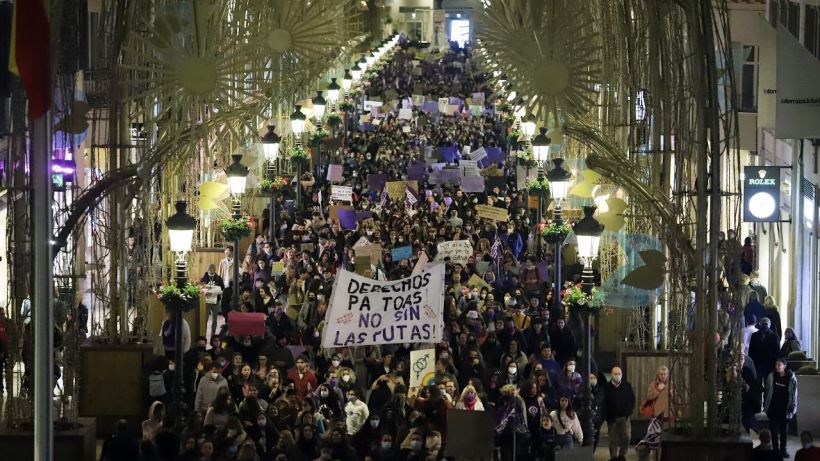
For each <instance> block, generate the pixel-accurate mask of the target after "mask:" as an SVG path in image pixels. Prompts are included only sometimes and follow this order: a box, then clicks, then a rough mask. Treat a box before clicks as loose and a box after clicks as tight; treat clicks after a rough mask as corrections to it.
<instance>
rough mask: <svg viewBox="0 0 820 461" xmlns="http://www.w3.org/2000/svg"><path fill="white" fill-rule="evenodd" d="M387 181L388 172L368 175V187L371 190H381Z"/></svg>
mask: <svg viewBox="0 0 820 461" xmlns="http://www.w3.org/2000/svg"><path fill="white" fill-rule="evenodd" d="M385 183H387V175H386V174H369V175H367V189H368V190H371V191H377V192H381V191H382V189H384V185H385Z"/></svg>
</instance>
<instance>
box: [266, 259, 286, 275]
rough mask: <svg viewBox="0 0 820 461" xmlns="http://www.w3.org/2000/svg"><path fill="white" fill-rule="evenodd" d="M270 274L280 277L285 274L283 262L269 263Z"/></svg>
mask: <svg viewBox="0 0 820 461" xmlns="http://www.w3.org/2000/svg"><path fill="white" fill-rule="evenodd" d="M270 273H271V275H273V276H278V275H282V274H284V273H285V262H284V261H274V262H272V263H270Z"/></svg>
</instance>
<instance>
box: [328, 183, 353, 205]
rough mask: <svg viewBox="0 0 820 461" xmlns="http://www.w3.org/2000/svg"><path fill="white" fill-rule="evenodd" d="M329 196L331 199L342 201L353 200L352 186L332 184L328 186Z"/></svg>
mask: <svg viewBox="0 0 820 461" xmlns="http://www.w3.org/2000/svg"><path fill="white" fill-rule="evenodd" d="M330 198H331V199H333V200H340V201H342V202H352V201H353V188H352V187H350V186H339V185H337V184H333V185H332V186H331V187H330Z"/></svg>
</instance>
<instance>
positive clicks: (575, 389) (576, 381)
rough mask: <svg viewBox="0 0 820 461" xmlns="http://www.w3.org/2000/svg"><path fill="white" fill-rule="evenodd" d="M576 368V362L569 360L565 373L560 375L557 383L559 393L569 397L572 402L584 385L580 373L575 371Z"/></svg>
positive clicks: (565, 366)
mask: <svg viewBox="0 0 820 461" xmlns="http://www.w3.org/2000/svg"><path fill="white" fill-rule="evenodd" d="M575 367H576V365H575V361H574V360H568V361H567V363H565V364H564V370H563V372H562V373H561V374H560V375H558V379H557V380H556V383H555V386H556V388H557V389H558V393H559V394H560V395H567V396H569V397H570V400H572V399H573V398H575V397H576V396H577V395H578V394H579V392H580V390H581V384H583V378H582V377H581V374H580V373H578V372H576V371H575Z"/></svg>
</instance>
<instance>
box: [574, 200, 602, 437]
mask: <svg viewBox="0 0 820 461" xmlns="http://www.w3.org/2000/svg"><path fill="white" fill-rule="evenodd" d="M595 209H596V208H595V207H594V206H587V207H584V217H583V218H581V220H580V221H578V222H577V223H575V225H574V226H573V231H574V232H575V237H576V239H577V242H578V257H579V258H580V259H581V261H582V262H583V263H584V271H583V272H582V275H581V280H582V283H581V286H580V287H578V286H576V287H574V288H573V289H572V290H571V291H569V292H568V294H567V297H566V298H565V302H566V303H567V304H568V305H569V306H570V307H574V308H575V309H577V310H578V313H579V314H581V318H582V319H583V322H584V368H585V371H586V375H585V376H584V379H585V380H586V381H585V383H584V389H583V393H582V396H581V411H580V416H581V429H582V430H583V431H584V434H585V435H586V434H590V435H592V437H590V439H594V434H595V427H594V424H593V422H592V421H593V419H594V417H595V415H594V414H593V409H592V390H591V388H590V384H589V374H590V372H591V371H592V318H593V317H594V316H595V315H597V314H598V313H599V312H600V311H602V310H603V309H604V307H603V294H602V293H601V292H600V291H598V290H597V289H596V288H595V278H594V274H593V272H592V261H593V260H595V258H597V257H598V247H599V244H600V241H601V234H602V233H603V231H604V226H603V224H601V223H600V222H598V220H596V219H595V218H594V217H592V215H593V214H594V213H595ZM593 444H594V440H589V441H587V440H586V437H584V445H593Z"/></svg>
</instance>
